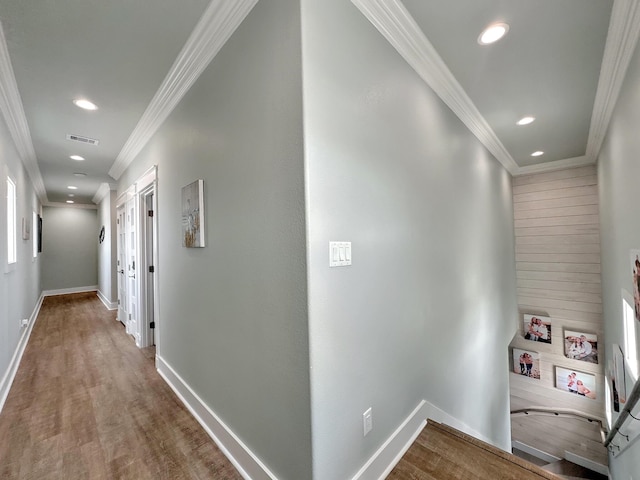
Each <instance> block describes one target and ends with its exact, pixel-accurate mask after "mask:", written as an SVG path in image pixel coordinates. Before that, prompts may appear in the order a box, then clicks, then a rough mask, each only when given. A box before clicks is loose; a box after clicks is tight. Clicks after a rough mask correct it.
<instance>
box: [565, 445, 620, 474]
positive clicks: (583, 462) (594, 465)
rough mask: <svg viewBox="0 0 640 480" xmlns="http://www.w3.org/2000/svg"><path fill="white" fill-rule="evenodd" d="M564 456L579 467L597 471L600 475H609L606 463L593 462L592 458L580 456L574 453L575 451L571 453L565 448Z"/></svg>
mask: <svg viewBox="0 0 640 480" xmlns="http://www.w3.org/2000/svg"><path fill="white" fill-rule="evenodd" d="M564 458H565V459H566V460H568V461H570V462H572V463H575V464H576V465H580V466H581V467H584V468H588V469H589V470H593V471H594V472H598V473H599V474H600V475H607V476H608V475H609V468H608V467H607V466H606V465H603V464H601V463H598V462H594V461H593V460H589V459H588V458H585V457H581V456H580V455H576V454H575V453H571V452H569V451H567V450H565V452H564Z"/></svg>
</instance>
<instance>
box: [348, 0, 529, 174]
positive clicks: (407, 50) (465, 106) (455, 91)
mask: <svg viewBox="0 0 640 480" xmlns="http://www.w3.org/2000/svg"><path fill="white" fill-rule="evenodd" d="M351 2H352V3H353V4H354V5H355V6H356V7H357V8H358V9H359V10H360V12H362V14H363V15H364V16H365V17H366V18H367V19H368V20H369V21H370V22H371V23H372V24H373V25H374V26H375V27H376V28H377V29H378V31H379V32H380V33H381V34H382V35H383V36H384V37H385V38H386V39H387V40H388V41H389V43H391V45H393V47H394V48H395V49H396V50H397V51H398V53H399V54H400V55H401V56H402V57H403V58H404V59H405V60H406V61H407V63H409V65H410V66H411V67H412V68H413V69H414V70H415V71H416V72H417V73H418V75H420V77H421V78H422V79H423V80H424V81H425V82H426V83H427V85H429V87H431V89H432V90H433V91H434V92H435V93H436V94H437V95H438V96H439V97H440V98H441V99H442V101H443V102H444V103H445V104H446V105H447V106H448V107H449V108H450V109H451V110H453V113H455V114H456V115H457V116H458V118H460V120H461V121H462V123H464V124H465V125H466V126H467V128H468V129H469V130H470V131H471V133H473V134H474V135H475V136H476V137H477V138H478V140H480V142H481V143H482V144H483V145H484V146H485V147H486V148H487V150H489V152H491V154H492V155H493V156H494V157H496V159H497V160H498V161H499V162H500V163H501V164H502V165H503V166H504V167H505V168H506V169H507V171H509V172H510V173H512V174H513V173H514V172H516V171H517V170H518V168H519V167H518V164H517V163H516V162H515V160H514V159H513V157H511V155H510V154H509V152H508V151H507V149H506V148H505V147H504V145H503V144H502V142H501V141H500V139H499V138H498V137H497V135H496V134H495V132H494V131H493V129H492V128H491V127H490V126H489V124H488V123H487V121H486V120H485V118H484V117H483V116H482V115H481V114H480V111H479V110H478V109H477V108H476V106H475V104H474V103H473V102H472V101H471V99H470V98H469V96H468V95H467V93H466V92H465V91H464V89H463V88H462V86H461V85H460V84H459V83H458V81H457V80H456V79H455V77H454V76H453V74H452V73H451V71H450V70H449V68H448V67H447V65H446V64H445V63H444V61H443V60H442V58H441V57H440V55H439V54H438V52H437V51H436V49H435V48H434V47H433V45H431V42H429V39H427V37H426V36H425V34H424V33H423V32H422V30H421V29H420V27H419V26H418V24H417V23H416V21H415V20H414V19H413V17H412V16H411V14H410V13H409V12H408V11H407V9H406V8H405V6H404V5H403V4H402V2H400V0H351Z"/></svg>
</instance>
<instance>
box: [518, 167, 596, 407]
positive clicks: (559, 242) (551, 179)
mask: <svg viewBox="0 0 640 480" xmlns="http://www.w3.org/2000/svg"><path fill="white" fill-rule="evenodd" d="M597 189H598V185H597V174H596V167H595V166H587V167H580V168H573V169H568V170H560V171H555V172H548V173H541V174H535V175H526V176H521V177H515V178H514V179H513V201H514V220H515V241H516V272H517V282H518V305H519V309H520V314H521V318H520V319H519V322H520V330H519V334H518V335H517V336H516V338H515V339H514V340H513V342H512V346H514V347H517V348H523V349H528V350H532V351H537V352H539V353H540V370H541V379H540V380H534V379H529V378H527V377H523V376H520V375H517V374H514V373H512V374H511V382H510V383H511V408H512V409H516V408H522V407H528V406H545V407H553V408H571V409H575V410H579V411H582V412H585V413H588V414H590V415H592V416H595V417H597V418H600V419H603V418H604V394H605V392H604V376H603V372H604V368H603V365H602V362H603V361H604V354H603V351H602V349H603V347H604V338H603V324H602V290H601V285H600V235H599V219H598V190H597ZM525 313H530V314H538V315H544V316H548V317H551V319H552V329H551V330H552V331H551V335H552V343H551V344H550V345H549V344H543V343H538V342H531V341H528V340H525V339H524V338H523V320H522V315H523V314H525ZM564 330H574V331H581V332H588V333H595V334H597V335H598V357H599V360H600V363H599V364H592V363H587V362H582V361H579V360H571V359H568V358H566V357H565V356H564V351H563V338H564V335H563V332H564ZM556 365H558V366H561V367H565V368H568V369H573V370H580V371H583V372H588V373H593V374H595V375H596V384H597V399H596V400H591V399H588V398H585V397H581V396H578V395H575V394H572V393H568V392H564V391H561V390H558V389H556V388H555V368H554V366H556Z"/></svg>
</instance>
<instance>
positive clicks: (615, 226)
mask: <svg viewBox="0 0 640 480" xmlns="http://www.w3.org/2000/svg"><path fill="white" fill-rule="evenodd" d="M638 129H640V52H639V51H638V49H636V52H635V54H634V57H633V59H632V62H631V65H630V67H629V71H628V72H627V77H626V79H625V82H624V85H623V88H622V92H621V94H620V98H619V99H618V103H617V106H616V109H615V110H614V114H613V118H612V120H611V124H610V126H609V132H608V134H607V137H606V139H605V143H604V145H603V148H602V151H601V153H600V157H599V159H598V176H599V178H598V182H599V185H600V189H599V195H600V232H601V233H600V235H601V245H602V254H601V255H602V290H603V292H602V294H603V298H602V300H603V307H604V318H605V331H604V335H605V341H606V345H605V347H606V360H607V364H608V362H609V361H611V359H612V353H611V345H612V344H619V345H624V341H623V339H624V327H623V320H622V319H623V312H622V289H625V290H626V291H627V292H630V293H633V290H632V280H631V266H630V258H629V254H630V252H629V251H630V250H631V249H640V214H639V209H638V201H637V199H638V192H639V191H640V190H639V187H638V185H639V179H640V160H639V155H640V136H639V135H638ZM638 329H639V327H638V325H637V323H636V330H638ZM638 345H640V342H639V343H638ZM630 388H631V387H630V386H628V387H627V391H630ZM616 418H617V417H616V414H615V413H614V421H615V419H616ZM609 466H610V469H611V472H612V474H613V478H614V479H622V480H627V479H629V478H631V475H632V474H633V475H634V476H633V478H634V479H637V478H640V477H638V472H640V440H638V438H636V441H635V443H634V444H633V445H632V446H631V447H629V448H628V449H627V450H626V451H625V452H624V453H622V455H620V457H617V458H611V457H610V462H609Z"/></svg>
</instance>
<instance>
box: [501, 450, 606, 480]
mask: <svg viewBox="0 0 640 480" xmlns="http://www.w3.org/2000/svg"><path fill="white" fill-rule="evenodd" d="M513 454H514V455H516V456H518V457H519V458H522V459H524V460H527V461H529V462H531V463H533V464H535V465H538V466H539V467H540V468H542V469H543V470H546V471H547V472H551V473H554V474H556V475H557V476H558V477H560V478H563V479H569V480H578V479H587V480H608V476H607V475H603V474H601V473H598V472H596V471H593V470H591V469H589V468H586V467H583V466H582V465H578V464H576V463H573V462H570V461H569V460H566V459H564V458H563V459H557V460H552V461H551V462H548V461H547V460H542V459H540V458H538V457H536V456H534V455H531V454H529V453H527V452H525V451H523V450H520V449H518V448H513Z"/></svg>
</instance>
